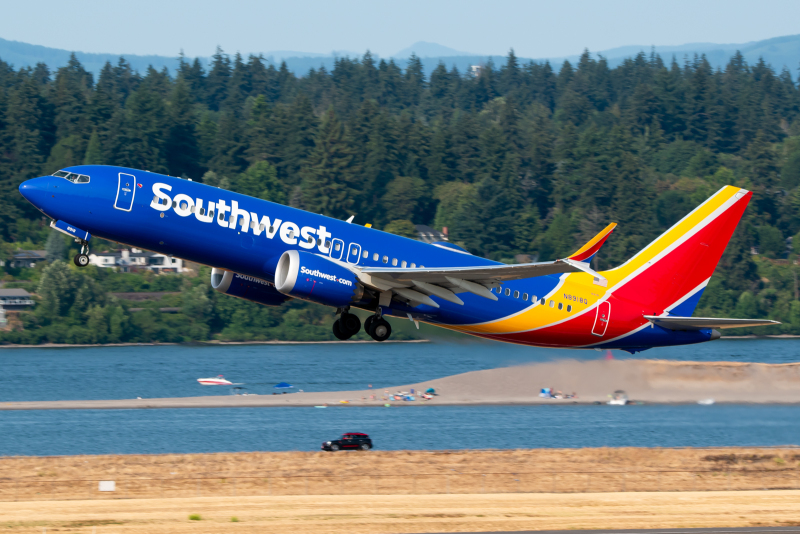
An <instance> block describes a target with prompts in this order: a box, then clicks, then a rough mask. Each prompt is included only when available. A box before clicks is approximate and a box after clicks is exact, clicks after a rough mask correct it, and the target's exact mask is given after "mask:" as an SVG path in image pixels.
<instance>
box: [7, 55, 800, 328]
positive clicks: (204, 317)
mask: <svg viewBox="0 0 800 534" xmlns="http://www.w3.org/2000/svg"><path fill="white" fill-rule="evenodd" d="M81 163H102V164H109V165H123V166H129V167H134V168H141V169H147V170H150V171H155V172H161V173H166V174H170V175H172V176H182V177H189V178H192V179H194V180H199V181H203V182H205V183H210V184H213V185H216V186H218V187H222V188H226V189H231V190H235V191H238V192H241V193H245V194H249V195H252V196H256V197H260V198H265V199H269V200H274V201H277V202H282V203H286V204H290V205H292V206H296V207H300V208H303V209H307V210H310V211H314V212H319V213H324V214H326V215H330V216H332V217H337V218H345V217H348V216H349V215H351V214H355V215H356V222H361V223H362V224H363V223H372V224H373V225H374V226H376V227H379V228H383V229H386V230H387V231H392V232H395V233H399V234H405V235H413V224H427V225H431V226H434V227H436V228H440V229H441V228H447V230H448V234H449V237H450V240H451V241H454V242H456V243H459V244H461V245H463V246H464V247H465V248H467V249H468V250H469V251H470V252H472V253H474V254H479V255H483V256H487V257H490V258H493V259H496V260H499V261H504V262H513V261H515V257H516V256H517V255H520V254H526V255H530V256H531V257H533V258H538V259H539V260H547V259H554V258H556V257H559V256H563V255H564V254H567V253H569V252H572V251H573V250H574V249H576V248H577V247H578V246H580V244H581V243H583V242H584V241H585V240H587V239H588V238H590V237H591V236H592V235H594V233H595V232H597V231H599V230H600V229H602V228H603V226H605V225H606V224H607V223H608V222H610V221H616V222H618V223H619V227H618V229H617V231H616V232H615V233H614V235H613V236H612V237H611V239H610V240H609V242H608V243H607V244H606V245H605V247H604V248H603V250H602V251H601V253H600V255H599V256H598V258H597V260H596V262H597V265H596V267H598V268H605V267H609V266H613V265H615V264H618V263H620V262H622V261H624V260H626V259H627V258H628V257H630V256H631V255H632V254H633V253H634V252H636V251H637V250H639V249H641V248H642V247H644V246H645V245H646V244H647V243H648V242H649V241H650V240H651V239H653V238H654V237H656V236H657V235H658V234H659V233H660V232H662V231H663V230H665V229H666V228H668V227H669V226H670V225H671V224H673V223H674V222H675V221H677V220H678V219H680V218H681V217H682V216H683V215H685V214H686V213H688V212H689V211H691V210H692V209H693V208H694V207H695V206H696V205H697V204H699V203H700V202H702V201H703V200H704V199H705V198H707V197H708V196H710V195H711V194H712V193H713V192H714V191H716V190H717V189H718V188H719V187H720V186H722V185H725V184H733V185H738V186H742V187H746V188H748V189H751V190H752V191H753V192H754V196H753V200H752V202H751V204H750V208H749V209H748V210H747V212H746V214H745V217H744V219H743V221H742V223H741V224H740V225H739V227H738V229H737V231H736V233H735V235H734V237H733V239H732V241H731V243H730V245H729V246H728V249H727V251H726V253H725V255H724V257H723V259H722V261H721V263H720V265H719V267H718V269H717V275H716V276H715V277H714V278H712V283H711V284H710V286H709V288H708V289H707V290H706V292H705V294H704V296H703V298H702V300H701V302H700V304H699V307H698V310H697V312H696V314H697V315H706V316H733V317H756V316H758V317H770V318H773V319H777V320H780V321H782V322H784V323H785V324H784V325H783V326H781V327H771V329H761V330H758V332H760V333H768V332H771V333H780V332H788V333H798V334H800V295H799V294H798V291H799V290H798V282H797V273H796V269H797V268H798V267H797V266H796V265H795V262H794V260H795V257H796V254H795V251H794V249H793V247H792V242H793V240H794V242H796V243H798V244H800V237H798V238H796V239H795V235H796V234H798V232H800V91H799V90H798V86H797V84H795V83H794V81H793V80H792V76H791V74H790V73H789V72H788V71H786V70H784V71H783V72H781V73H776V72H775V71H773V69H772V68H771V67H770V66H769V65H767V64H765V63H764V62H763V61H761V62H758V63H757V64H755V65H748V64H747V63H746V62H745V61H744V59H743V58H742V56H741V55H740V54H735V55H734V56H733V57H732V58H731V59H730V61H729V63H728V64H727V65H726V66H725V68H724V69H713V68H712V67H711V66H710V65H709V63H708V61H707V60H706V59H705V58H704V57H694V58H684V59H682V60H678V59H675V58H671V59H670V60H669V61H665V60H664V59H662V58H661V57H659V56H658V55H655V54H651V55H649V56H648V55H646V54H639V55H637V56H636V57H633V58H630V59H628V60H626V61H624V62H623V63H622V64H621V65H619V66H618V67H615V68H610V67H609V66H608V65H607V63H606V61H605V60H604V59H603V58H602V57H600V58H595V57H593V56H592V55H591V54H590V53H589V52H586V53H584V54H583V56H582V57H581V58H580V60H579V61H578V62H577V63H576V64H574V65H573V64H570V63H569V62H565V63H564V64H563V65H561V66H553V65H550V64H549V63H546V62H545V63H536V62H529V63H527V64H521V63H520V62H519V61H518V60H517V58H516V57H515V55H514V53H513V51H512V52H510V53H509V54H508V56H507V57H506V58H505V63H504V64H502V65H495V64H493V63H492V62H491V61H489V62H487V63H486V64H484V65H481V66H478V67H475V68H472V69H470V70H469V71H468V72H459V71H457V70H456V69H452V70H448V69H446V68H445V67H444V66H443V65H440V66H439V67H438V68H437V69H435V70H434V71H433V73H432V74H431V75H430V77H426V76H425V75H424V72H423V69H422V65H421V62H420V60H419V59H418V58H416V57H414V56H412V57H411V58H410V60H409V62H408V66H407V68H406V69H405V70H403V69H401V68H399V67H398V66H397V65H396V64H395V63H394V62H393V61H388V62H387V61H384V60H381V61H376V60H375V59H374V58H373V56H371V55H370V54H369V53H367V54H365V55H364V56H363V57H362V58H340V59H338V60H337V62H336V64H335V67H334V68H333V69H332V70H331V71H327V70H325V69H324V68H320V69H312V70H310V71H309V72H308V73H307V74H306V75H304V76H295V75H294V74H292V73H291V72H289V70H288V69H287V68H286V67H285V65H283V66H281V67H280V68H275V67H274V66H272V65H267V64H266V63H265V62H264V60H263V59H262V58H260V57H257V56H250V57H249V58H246V59H245V58H243V57H241V56H240V55H238V54H237V55H236V56H234V57H233V58H231V57H230V56H229V55H226V54H225V53H223V52H222V51H221V50H220V49H218V50H217V53H216V55H215V56H214V60H213V62H212V64H211V66H210V67H209V69H208V72H205V70H204V69H203V67H202V66H201V64H200V63H199V62H197V61H194V62H189V61H181V62H180V68H179V69H178V71H177V72H176V73H175V75H174V76H172V75H170V73H168V72H167V71H166V70H164V71H156V70H154V69H149V70H148V71H147V72H145V73H143V74H142V73H137V72H135V71H133V70H132V69H131V68H130V66H129V65H128V64H127V63H126V62H125V60H124V59H120V61H119V62H118V63H117V64H116V65H112V64H107V65H106V66H105V67H104V68H103V70H102V72H101V73H100V75H99V76H98V78H97V80H94V79H93V76H92V75H91V74H90V73H88V72H87V71H86V70H84V68H83V67H82V66H81V64H80V63H79V62H78V61H77V60H75V59H74V58H73V59H72V60H71V61H70V63H69V65H68V66H66V67H63V68H60V69H58V71H57V72H54V73H51V72H49V71H48V69H47V68H46V67H45V66H44V65H38V66H37V67H35V68H23V69H19V70H15V69H14V68H13V67H12V66H11V65H8V64H6V63H3V62H2V61H0V204H2V205H1V206H0V240H2V244H0V247H1V249H0V250H2V254H3V255H5V256H6V257H7V256H8V255H9V254H10V253H11V252H13V251H14V250H16V249H18V248H44V242H45V240H46V239H47V238H48V234H49V232H48V230H47V229H46V222H45V221H43V220H42V218H41V214H39V213H38V212H37V211H36V210H35V209H33V207H32V206H30V205H28V204H27V202H26V201H25V200H24V199H23V198H22V197H21V196H20V195H19V194H18V192H17V187H18V185H19V183H20V182H21V181H22V180H24V179H27V178H30V177H32V176H36V175H41V174H50V173H52V172H53V171H55V170H58V169H59V168H62V167H66V166H69V165H75V164H81ZM412 223H413V224H412ZM51 239H54V238H51ZM56 248H58V246H56ZM798 249H800V246H799V247H798ZM53 259H54V261H53V262H52V263H51V265H48V266H42V267H41V268H39V269H37V270H35V271H33V270H24V271H26V272H13V270H12V269H9V268H6V271H7V273H6V280H8V281H12V283H13V281H16V282H15V283H16V284H22V285H24V284H25V283H27V284H28V286H29V287H31V288H32V289H33V290H35V291H37V292H38V293H39V298H41V299H43V300H44V301H46V300H47V298H56V299H57V298H58V291H56V292H55V293H53V292H52V291H53V290H48V289H47V286H48V284H52V283H54V282H52V280H51V278H52V279H58V280H59V283H63V284H67V285H69V284H72V286H74V287H73V288H72V290H71V291H72V293H69V292H68V294H69V295H72V297H69V298H72V300H71V301H69V302H68V303H67V304H65V303H64V302H61V303H60V304H59V306H56V307H54V306H53V303H52V302H50V303H49V304H48V305H46V306H39V310H44V311H39V310H37V312H36V313H35V314H32V315H31V317H30V318H28V319H26V329H25V331H24V332H11V333H6V334H3V337H4V338H5V339H8V340H12V341H13V340H19V341H23V342H24V341H26V340H28V341H40V340H42V339H52V340H55V339H67V338H65V337H64V335H65V334H63V332H62V334H59V335H56V334H52V335H50V334H47V333H46V332H50V331H53V330H52V329H53V328H54V327H53V326H52V325H54V324H61V326H60V328H61V329H62V330H64V331H66V330H68V327H69V325H70V324H71V325H73V327H74V328H75V329H77V330H75V332H76V334H75V335H76V336H78V337H77V338H75V337H74V336H73V338H70V339H72V340H75V339H81V335H84V334H81V333H80V332H83V330H81V329H82V328H86V326H85V325H87V324H89V323H91V322H92V321H95V323H98V322H101V323H103V324H104V325H105V330H104V331H106V332H111V329H112V323H113V322H114V321H117V322H118V321H119V320H122V319H114V314H117V315H118V316H120V317H123V319H124V320H125V321H127V323H126V324H128V325H131V324H133V323H134V322H135V321H136V320H138V319H135V315H137V314H133V315H131V314H129V312H128V311H127V306H128V305H127V304H125V303H119V302H111V301H110V300H109V299H106V298H105V297H104V296H103V292H104V291H108V290H110V289H111V288H110V287H107V284H109V283H110V282H109V279H112V278H114V276H122V275H114V276H112V275H110V274H104V273H97V272H94V274H87V273H76V272H75V271H74V270H72V269H71V268H67V267H66V266H64V265H63V264H60V262H57V261H55V260H57V258H55V257H54V258H53ZM129 276H133V277H136V276H139V275H129ZM54 277H55V278H54ZM123 278H124V277H123ZM139 278H141V276H139ZM20 280H27V281H28V282H22V281H20ZM70 280H71V281H70ZM205 282H206V281H205V280H203V281H202V283H200V280H198V281H197V282H192V281H186V280H184V281H180V280H178V281H176V282H158V281H154V280H148V281H143V280H139V281H132V280H128V281H127V282H125V284H129V285H130V284H133V285H136V284H145V285H146V286H147V287H148V288H151V286H153V285H154V284H155V285H158V284H167V285H168V284H177V285H176V286H175V287H178V288H180V286H181V285H182V284H184V285H186V286H187V287H186V288H184V289H185V291H184V297H183V300H185V302H183V303H182V304H180V305H181V306H183V310H184V311H183V313H182V314H179V315H180V320H181V321H185V324H184V323H180V324H178V325H177V326H175V327H174V328H173V329H171V330H168V331H164V332H162V333H161V334H153V333H152V332H151V331H149V330H146V329H144V330H143V329H142V328H139V329H138V330H137V329H135V328H133V327H131V328H130V331H129V332H128V333H124V332H123V330H119V332H122V333H119V334H118V335H116V336H115V337H114V336H111V337H109V336H110V334H109V336H107V337H106V338H105V339H106V340H108V339H112V338H113V339H114V340H137V341H145V340H148V338H158V339H162V340H167V339H172V340H175V339H177V340H188V339H208V338H210V337H223V338H226V339H235V338H245V337H250V338H254V337H255V338H265V337H266V338H270V337H280V336H289V337H291V336H292V334H287V333H286V331H285V330H281V326H280V325H282V324H283V321H285V320H286V321H297V320H298V319H297V317H296V316H292V317H291V318H289V316H290V315H291V314H295V315H299V314H303V313H305V314H307V315H308V317H306V320H307V321H310V322H312V323H314V324H318V325H320V328H322V325H323V323H325V322H326V321H328V322H329V318H328V317H327V315H326V313H327V311H326V310H324V309H322V308H319V309H320V310H321V311H318V307H309V306H307V305H304V304H293V305H291V306H288V307H287V308H286V310H268V311H264V312H262V311H258V312H256V311H254V309H253V308H252V307H253V305H250V304H248V303H234V304H230V302H229V301H232V300H233V299H228V298H226V297H221V298H220V296H217V295H214V294H213V292H210V291H209V290H208V286H207V284H206V283H205ZM104 284H105V285H104ZM43 286H45V287H43ZM72 286H70V287H72ZM189 286H191V287H189ZM80 287H84V288H85V290H79V288H80ZM86 288H88V289H86ZM92 288H94V289H92ZM150 290H152V288H151V289H150ZM48 291H50V293H48ZM48 294H50V295H51V297H48V296H47V295H48ZM65 298H66V297H65ZM176 298H178V297H176ZM203 298H205V299H207V300H208V302H205V301H203ZM193 299H194V300H195V301H197V300H199V301H203V302H205V303H204V304H202V305H201V304H197V302H195V303H194V304H193V303H192V301H193ZM226 306H227V307H229V308H231V307H232V308H231V309H234V308H236V309H235V310H234V311H231V312H230V313H227V312H225V311H224V310H223V308H225V307H226ZM115 307H118V308H119V310H118V311H115V309H116V308H115ZM237 307H238V308H237ZM218 308H219V311H218ZM93 310H94V311H93ZM198 310H199V311H198ZM262 313H263V314H264V316H265V317H266V316H267V315H268V316H269V318H268V320H267V319H264V320H263V321H262V322H261V323H259V322H253V321H256V320H257V316H259V315H258V314H262ZM93 314H94V315H93ZM140 314H141V312H140V313H139V315H140ZM152 315H153V317H151V319H150V320H152V321H155V322H156V323H158V321H159V316H158V313H157V312H156V311H153V313H152ZM259 317H260V316H259ZM169 320H173V319H169ZM169 320H166V319H165V320H164V322H163V325H167V324H168V323H169ZM174 320H176V321H177V320H178V319H174ZM236 321H240V323H239V324H234V323H235V322H236ZM115 324H116V323H115ZM48 325H49V326H48ZM64 325H66V326H64ZM163 325H162V326H163ZM186 325H194V326H192V327H188V326H186ZM37 328H38V330H39V333H38V334H36V333H35V332H36V331H37ZM164 328H166V326H164ZM148 332H151V333H148ZM321 332H322V330H320V334H319V335H320V336H322V335H323V334H322V333H321ZM85 335H86V336H88V335H89V334H88V333H86V334H85ZM298 335H299V334H298ZM324 335H329V334H327V333H326V334H324Z"/></svg>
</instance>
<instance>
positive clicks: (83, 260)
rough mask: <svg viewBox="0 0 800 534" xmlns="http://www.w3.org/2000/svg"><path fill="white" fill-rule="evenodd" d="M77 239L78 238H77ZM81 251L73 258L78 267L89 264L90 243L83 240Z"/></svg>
mask: <svg viewBox="0 0 800 534" xmlns="http://www.w3.org/2000/svg"><path fill="white" fill-rule="evenodd" d="M76 241H77V239H76ZM80 243H81V251H80V253H79V254H76V255H75V257H74V258H72V262H73V263H74V264H75V265H77V266H78V267H86V266H87V265H89V243H87V242H86V241H81V242H80Z"/></svg>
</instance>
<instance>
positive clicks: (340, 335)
mask: <svg viewBox="0 0 800 534" xmlns="http://www.w3.org/2000/svg"><path fill="white" fill-rule="evenodd" d="M333 335H334V336H336V338H337V339H340V340H342V341H346V340H348V339H350V336H348V335H347V334H346V333H344V332H343V331H342V326H341V325H340V324H339V320H338V319H337V320H336V321H334V322H333Z"/></svg>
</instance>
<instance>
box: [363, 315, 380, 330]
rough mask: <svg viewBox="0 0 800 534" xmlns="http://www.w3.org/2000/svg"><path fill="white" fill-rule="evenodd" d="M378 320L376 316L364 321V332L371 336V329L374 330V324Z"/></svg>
mask: <svg viewBox="0 0 800 534" xmlns="http://www.w3.org/2000/svg"><path fill="white" fill-rule="evenodd" d="M375 319H377V317H376V316H374V315H370V316H369V317H367V318H366V319H364V332H366V333H367V334H369V331H370V329H371V328H372V322H373V321H374V320H375Z"/></svg>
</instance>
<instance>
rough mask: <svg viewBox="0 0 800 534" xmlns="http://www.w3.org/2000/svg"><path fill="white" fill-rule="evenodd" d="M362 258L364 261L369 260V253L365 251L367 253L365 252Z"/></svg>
mask: <svg viewBox="0 0 800 534" xmlns="http://www.w3.org/2000/svg"><path fill="white" fill-rule="evenodd" d="M361 256H362V257H363V258H364V259H367V258H369V252H367V251H366V250H365V251H364V253H363V254H362V255H361Z"/></svg>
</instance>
